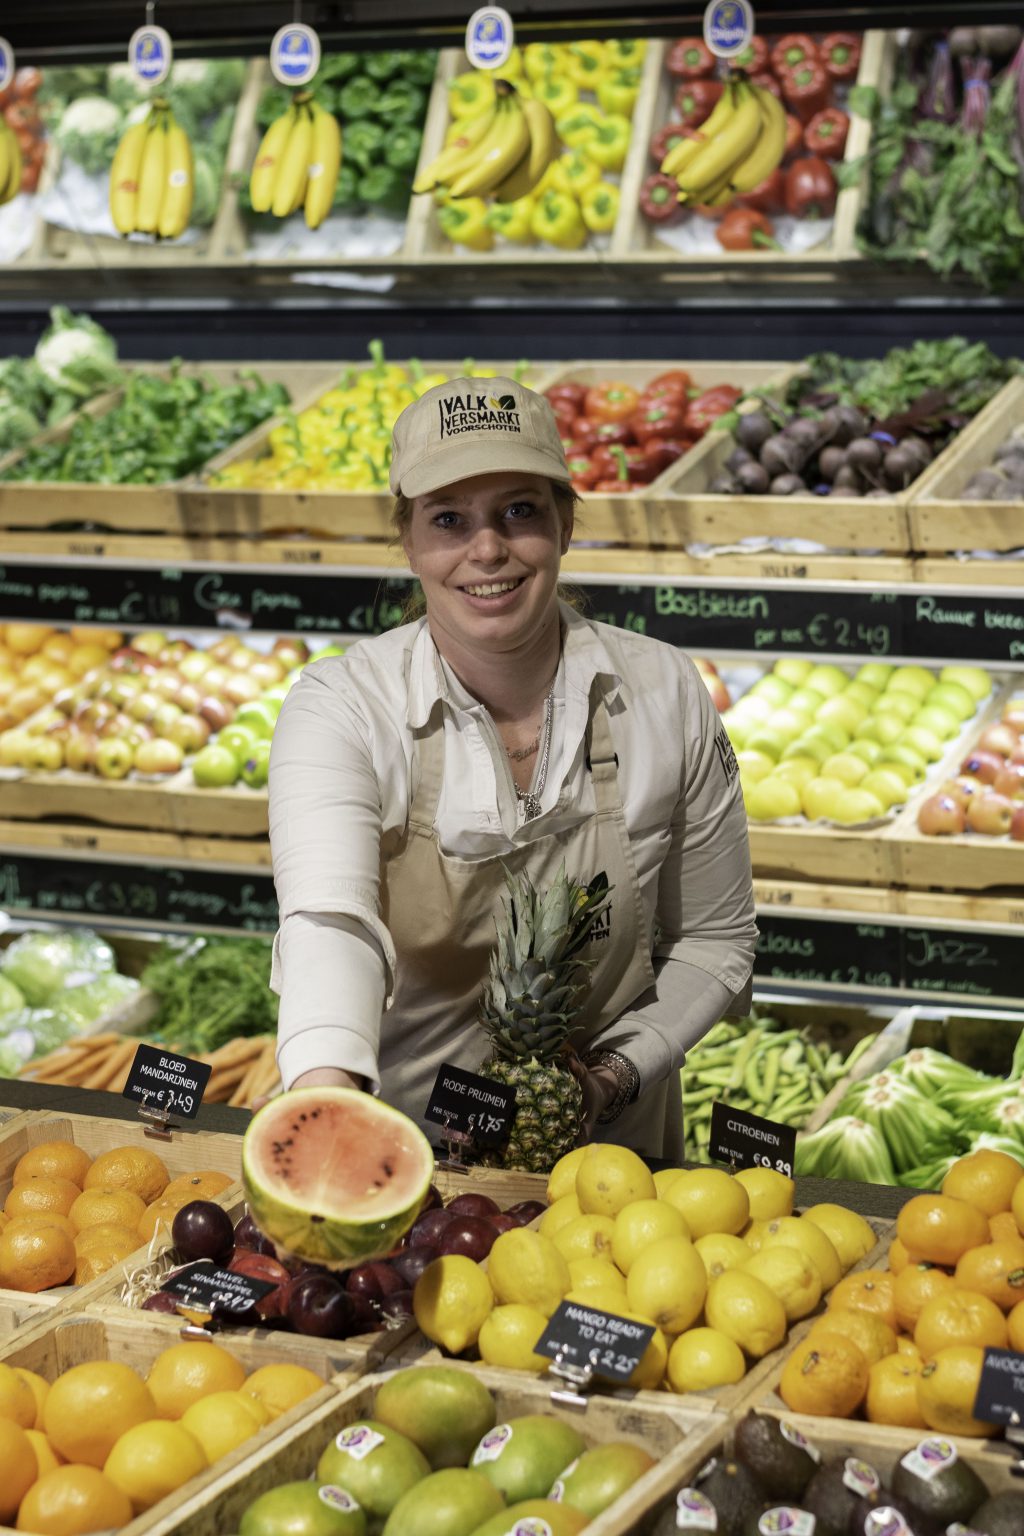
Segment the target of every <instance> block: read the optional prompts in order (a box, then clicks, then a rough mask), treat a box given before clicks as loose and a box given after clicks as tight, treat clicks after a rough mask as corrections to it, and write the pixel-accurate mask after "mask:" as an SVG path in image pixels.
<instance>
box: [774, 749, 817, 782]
mask: <svg viewBox="0 0 1024 1536" xmlns="http://www.w3.org/2000/svg"><path fill="white" fill-rule="evenodd" d="M820 767H821V765H820V763H818V762H816V761H815V759H814V758H813V757H787V758H786V760H785V761H784V762H781V763H780V764H779V765H778V767H777V768H776V770H775V776H776V778H779V779H788V780H789V782H790V783H791V784H795V785H796V787H797V789H799V790H802V789H803V787H804V785H805V784H809V783H810V782H811V780H812V779H816V778H817V777H818V773H819V771H820Z"/></svg>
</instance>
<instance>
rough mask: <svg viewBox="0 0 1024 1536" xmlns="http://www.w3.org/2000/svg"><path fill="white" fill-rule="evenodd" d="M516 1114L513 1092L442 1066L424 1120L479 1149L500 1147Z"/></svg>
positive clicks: (444, 1065)
mask: <svg viewBox="0 0 1024 1536" xmlns="http://www.w3.org/2000/svg"><path fill="white" fill-rule="evenodd" d="M515 1114H516V1090H515V1089H514V1088H506V1087H505V1085H504V1084H503V1083H493V1082H491V1080H490V1078H489V1077H481V1076H480V1075H479V1074H478V1073H476V1072H466V1071H464V1070H463V1069H462V1068H461V1067H452V1066H449V1065H448V1064H447V1063H444V1064H442V1066H441V1067H440V1068H439V1069H438V1074H437V1077H436V1079H435V1080H434V1086H433V1088H432V1089H431V1092H430V1099H429V1101H428V1103H427V1108H426V1114H425V1118H426V1119H427V1120H431V1121H433V1123H434V1124H435V1125H441V1126H444V1128H445V1130H446V1131H454V1132H455V1133H456V1135H458V1136H468V1137H469V1139H470V1140H471V1141H474V1142H476V1144H477V1146H480V1147H499V1146H501V1145H502V1143H503V1142H506V1141H507V1140H508V1138H509V1132H510V1131H511V1129H512V1122H513V1121H514V1120H515Z"/></svg>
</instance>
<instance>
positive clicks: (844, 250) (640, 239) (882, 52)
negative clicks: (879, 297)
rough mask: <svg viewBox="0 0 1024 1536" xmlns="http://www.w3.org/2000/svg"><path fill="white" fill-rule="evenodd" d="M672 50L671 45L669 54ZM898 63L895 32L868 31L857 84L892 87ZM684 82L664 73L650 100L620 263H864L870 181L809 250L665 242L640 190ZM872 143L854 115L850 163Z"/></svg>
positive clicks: (617, 243)
mask: <svg viewBox="0 0 1024 1536" xmlns="http://www.w3.org/2000/svg"><path fill="white" fill-rule="evenodd" d="M670 46H671V45H670V44H666V45H665V49H666V53H667V50H668V48H669V47H670ZM895 59H896V39H895V34H894V33H892V32H866V33H865V34H864V48H863V53H862V55H861V62H860V69H859V71H858V75H857V85H858V86H874V87H876V88H883V89H887V87H888V82H889V81H891V78H892V73H893V68H894V65H895ZM678 84H679V81H678V80H676V79H675V78H674V77H673V76H672V75H670V74H669V73H668V70H667V69H665V68H664V67H662V68H660V69H659V71H658V75H657V78H656V80H655V82H654V90H653V92H652V94H651V96H650V97H649V98H648V99H649V102H650V112H649V115H648V117H647V120H646V133H645V137H644V141H643V154H642V156H637V157H636V158H635V159H633V158H632V157H631V160H630V162H629V163H628V164H627V166H626V174H625V175H624V176H623V182H622V204H623V208H624V209H625V210H627V212H628V215H629V217H628V219H626V220H620V222H619V226H618V227H617V229H616V231H615V240H614V242H613V245H612V255H613V257H614V258H615V259H616V260H620V261H625V262H628V263H638V264H639V263H644V264H646V265H658V266H670V265H674V266H685V267H698V268H699V267H704V268H712V267H713V268H714V269H715V270H716V271H718V270H720V269H722V268H729V269H730V270H735V271H736V272H739V273H743V274H744V275H750V274H751V273H752V272H754V271H757V272H762V273H765V272H769V271H772V270H774V269H776V268H778V269H780V270H782V271H789V272H793V271H797V272H799V271H800V270H804V271H807V270H811V269H814V268H820V267H822V266H827V265H834V264H835V263H838V262H855V261H860V260H862V258H861V256H860V252H859V251H858V249H857V245H856V240H855V238H854V234H855V230H856V226H857V220H858V218H859V216H860V211H861V208H862V206H863V203H864V198H865V195H866V191H867V186H866V178H865V179H862V181H861V182H860V183H859V184H858V185H856V186H852V187H847V188H845V189H844V190H843V191H841V192H840V193H839V196H838V199H837V201H836V211H835V216H834V218H833V221H832V229H831V232H830V234H829V235H828V236H827V238H826V239H825V240H824V241H822V242H821V243H820V244H819V245H816V246H812V247H811V248H810V249H809V250H806V251H773V250H756V251H725V250H715V251H706V252H705V251H701V252H696V251H692V252H691V251H687V252H686V253H685V254H683V253H681V252H679V251H677V250H675V249H673V247H672V246H671V245H668V244H666V243H664V242H663V241H661V240H659V239H658V237H657V234H656V227H655V226H654V225H652V224H651V223H650V222H649V221H648V220H647V219H645V218H644V215H643V214H642V213H641V211H640V188H641V186H642V185H643V182H644V181H645V179H646V178H647V176H648V175H649V174H650V173H651V172H652V171H655V170H657V169H658V167H657V166H656V165H655V164H654V162H653V160H652V159H651V158H650V155H649V153H648V144H649V142H650V139H651V137H652V135H653V134H654V133H656V132H657V131H658V129H659V128H661V127H662V126H663V125H665V124H667V123H669V122H673V121H678V117H677V115H676V114H675V113H674V111H673V110H672V99H673V96H674V94H675V91H676V88H677V86H678ZM637 137H639V133H638V134H637ZM870 141H871V124H870V122H869V121H868V120H867V119H866V118H863V117H857V116H855V115H851V118H850V132H849V136H848V138H847V143H846V152H845V155H844V157H843V158H844V160H846V161H847V162H852V161H854V160H857V159H859V158H860V157H861V155H863V154H865V153H866V151H867V148H868V145H869V144H870Z"/></svg>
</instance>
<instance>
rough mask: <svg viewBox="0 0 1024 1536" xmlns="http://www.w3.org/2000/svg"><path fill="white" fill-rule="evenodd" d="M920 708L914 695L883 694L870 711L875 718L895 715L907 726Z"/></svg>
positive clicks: (919, 703) (919, 702)
mask: <svg viewBox="0 0 1024 1536" xmlns="http://www.w3.org/2000/svg"><path fill="white" fill-rule="evenodd" d="M920 708H921V701H920V699H919V698H918V697H917V695H916V694H915V693H900V692H899V691H897V692H896V693H883V694H882V697H881V698H880V699H879V700H878V703H877V704H876V705H875V706H874V708H873V709H872V714H873V715H874V716H875V717H876V719H877V718H880V717H881V716H882V715H896V716H898V718H899V719H900V720H902V721H903V723H904V725H909V724H910V721H911V720H912V719H913V717H914V716H915V715H916V714H917V712H918V710H919V709H920Z"/></svg>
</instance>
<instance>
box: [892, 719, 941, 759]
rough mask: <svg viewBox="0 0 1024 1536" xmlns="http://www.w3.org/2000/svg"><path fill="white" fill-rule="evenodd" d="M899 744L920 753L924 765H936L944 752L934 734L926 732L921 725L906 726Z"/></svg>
mask: <svg viewBox="0 0 1024 1536" xmlns="http://www.w3.org/2000/svg"><path fill="white" fill-rule="evenodd" d="M900 743H901V744H902V745H903V746H905V747H913V749H914V751H915V752H920V754H921V756H922V757H923V758H924V760H925V762H926V763H937V762H938V760H939V758H940V757H941V756H942V753H943V751H944V748H943V745H942V742H941V741H940V740H939V738H938V736H936V734H935V732H934V731H929V730H926V729H925V727H924V726H923V725H908V726H907V728H906V730H905V731H904V732H903V735H902V736H901V737H900Z"/></svg>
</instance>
